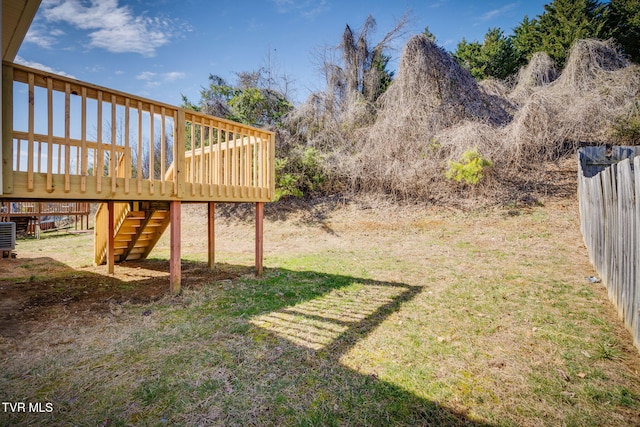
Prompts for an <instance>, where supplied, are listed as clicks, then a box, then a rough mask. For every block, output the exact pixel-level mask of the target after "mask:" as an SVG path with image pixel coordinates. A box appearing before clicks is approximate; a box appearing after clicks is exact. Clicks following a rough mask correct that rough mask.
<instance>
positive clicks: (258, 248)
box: [256, 202, 264, 277]
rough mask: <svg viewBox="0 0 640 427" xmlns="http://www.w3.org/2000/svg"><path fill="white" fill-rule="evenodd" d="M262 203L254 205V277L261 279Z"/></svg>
mask: <svg viewBox="0 0 640 427" xmlns="http://www.w3.org/2000/svg"><path fill="white" fill-rule="evenodd" d="M263 232H264V203H263V202H257V203H256V275H257V276H259V277H262V258H263V245H262V243H263V234H264V233H263Z"/></svg>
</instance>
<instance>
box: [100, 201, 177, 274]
mask: <svg viewBox="0 0 640 427" xmlns="http://www.w3.org/2000/svg"><path fill="white" fill-rule="evenodd" d="M117 205H120V206H119V209H118V210H119V211H120V214H119V215H118V216H119V218H116V222H115V225H116V227H115V230H114V258H115V262H122V261H134V260H139V259H145V258H146V257H147V256H148V255H149V253H150V252H151V250H152V249H153V248H154V246H155V245H156V243H157V242H158V240H160V237H162V234H163V233H164V231H165V230H166V229H167V226H168V225H169V218H170V216H169V204H168V203H166V202H131V203H117ZM102 208H104V209H105V210H106V206H102ZM99 222H100V223H99ZM102 222H104V220H102V221H98V215H96V232H98V227H100V228H102V229H103V230H107V228H108V225H107V223H105V224H102ZM102 240H103V239H96V240H95V244H96V248H95V254H96V256H95V263H96V265H100V264H104V263H106V262H107V247H106V244H105V243H103V242H102Z"/></svg>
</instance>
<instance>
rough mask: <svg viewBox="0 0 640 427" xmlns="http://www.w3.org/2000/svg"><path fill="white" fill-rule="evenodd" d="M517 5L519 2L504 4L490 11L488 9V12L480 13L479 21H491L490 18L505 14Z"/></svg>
mask: <svg viewBox="0 0 640 427" xmlns="http://www.w3.org/2000/svg"><path fill="white" fill-rule="evenodd" d="M516 6H517V3H509V4H506V5H504V6H502V7H501V8H499V9H493V10H490V11H488V12H486V13H483V14H482V15H480V16H479V17H478V20H479V21H489V20H490V19H493V18H495V17H496V16H500V15H503V14H505V13H507V12H509V11H510V10H511V9H513V8H515V7H516Z"/></svg>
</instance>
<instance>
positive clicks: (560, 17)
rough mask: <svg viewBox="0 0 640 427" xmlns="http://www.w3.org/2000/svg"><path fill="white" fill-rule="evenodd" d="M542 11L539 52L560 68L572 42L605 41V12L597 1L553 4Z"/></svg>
mask: <svg viewBox="0 0 640 427" xmlns="http://www.w3.org/2000/svg"><path fill="white" fill-rule="evenodd" d="M544 9H545V12H544V13H543V14H542V15H541V16H540V19H539V31H540V40H541V50H543V51H545V52H547V53H548V54H549V56H550V57H551V58H552V59H553V60H554V61H555V62H556V64H558V66H560V67H562V66H564V63H565V61H566V59H567V55H568V54H569V50H570V49H571V45H572V44H573V42H574V41H576V40H578V39H585V38H601V37H605V38H606V35H607V33H606V29H605V23H606V11H607V8H606V7H605V5H603V4H602V3H600V2H599V1H597V0H553V1H552V2H551V3H550V4H548V5H545V6H544Z"/></svg>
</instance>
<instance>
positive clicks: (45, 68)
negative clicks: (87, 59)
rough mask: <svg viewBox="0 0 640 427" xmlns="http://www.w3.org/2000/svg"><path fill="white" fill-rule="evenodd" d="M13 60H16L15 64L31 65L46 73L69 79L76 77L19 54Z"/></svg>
mask: <svg viewBox="0 0 640 427" xmlns="http://www.w3.org/2000/svg"><path fill="white" fill-rule="evenodd" d="M15 62H16V64H20V65H24V66H25V67H31V68H36V69H38V70H42V71H46V72H47V73H53V74H58V75H60V76H65V77H69V78H71V79H75V78H76V77H75V76H73V75H71V74H67V73H65V72H64V71H59V70H56V69H53V68H51V67H49V66H47V65H44V64H41V63H39V62H35V61H28V60H26V59H24V58H22V57H21V56H17V57H16V60H15Z"/></svg>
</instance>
